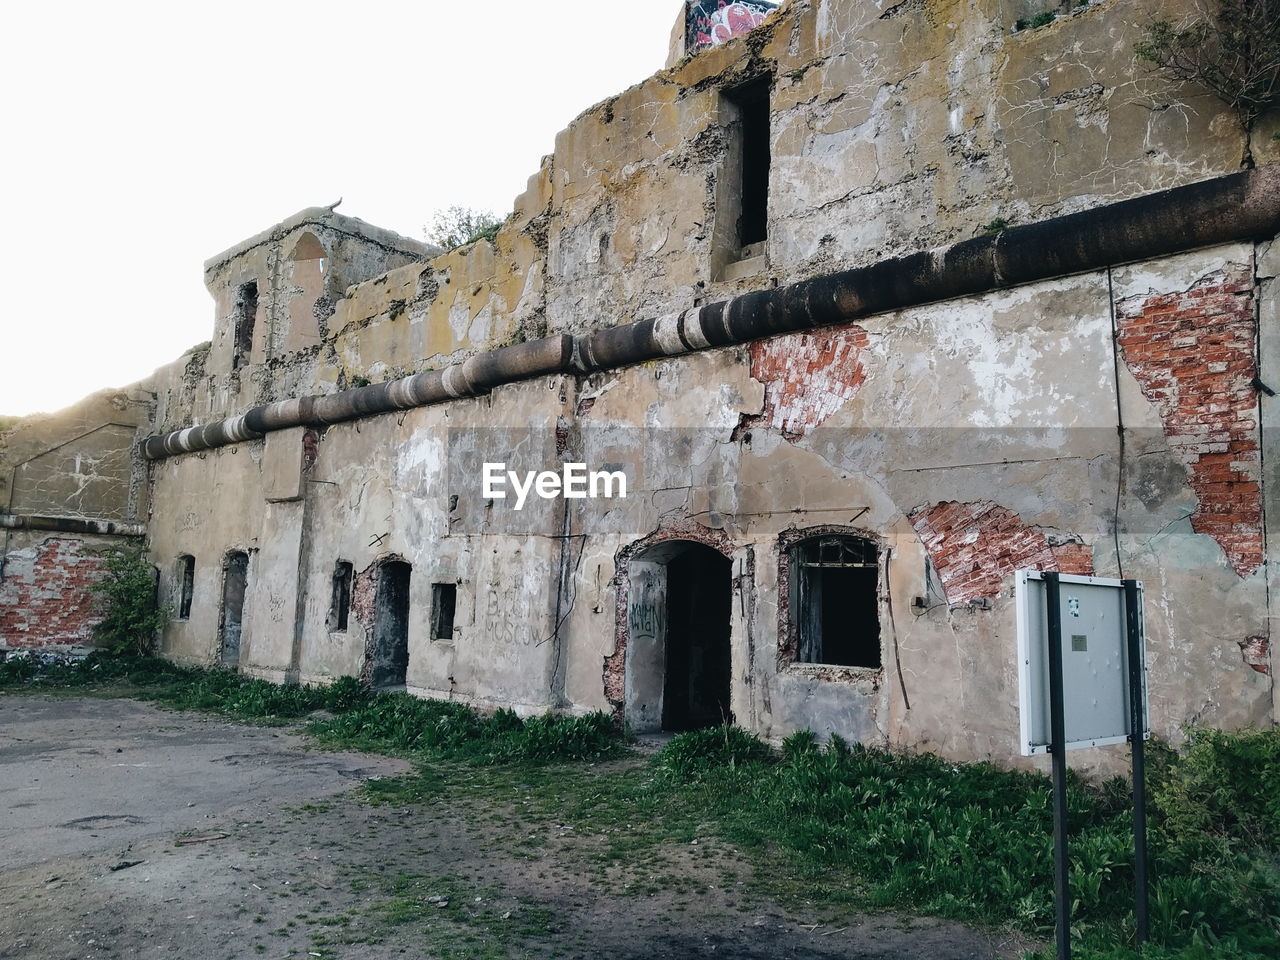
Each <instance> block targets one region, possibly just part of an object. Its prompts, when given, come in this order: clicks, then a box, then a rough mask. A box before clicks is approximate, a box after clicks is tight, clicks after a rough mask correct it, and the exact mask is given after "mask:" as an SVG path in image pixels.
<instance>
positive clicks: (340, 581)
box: [329, 560, 355, 633]
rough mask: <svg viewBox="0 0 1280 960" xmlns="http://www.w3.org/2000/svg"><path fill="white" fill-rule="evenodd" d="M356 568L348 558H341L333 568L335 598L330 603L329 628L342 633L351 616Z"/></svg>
mask: <svg viewBox="0 0 1280 960" xmlns="http://www.w3.org/2000/svg"><path fill="white" fill-rule="evenodd" d="M354 577H355V569H354V568H353V567H352V566H351V564H349V563H348V562H347V561H346V560H339V561H338V562H337V563H336V564H335V565H334V568H333V599H332V601H331V602H330V604H329V629H330V630H332V631H334V632H335V633H342V632H343V631H344V630H346V629H347V621H348V620H349V619H350V617H351V581H352V579H353V578H354Z"/></svg>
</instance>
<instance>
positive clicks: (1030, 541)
mask: <svg viewBox="0 0 1280 960" xmlns="http://www.w3.org/2000/svg"><path fill="white" fill-rule="evenodd" d="M908 519H909V520H910V521H911V525H912V526H913V527H915V529H916V533H918V534H919V535H920V540H921V542H922V543H923V544H924V548H925V550H927V551H928V552H929V559H930V560H932V561H933V566H934V569H936V570H937V571H938V577H939V579H941V580H942V589H943V591H944V592H945V593H946V595H947V601H948V602H949V603H966V602H968V601H969V600H977V599H980V598H982V597H994V596H997V595H998V594H999V593H1000V590H1001V588H1002V587H1003V586H1004V581H1005V577H1007V576H1008V575H1009V574H1011V573H1013V572H1014V571H1016V570H1056V571H1058V572H1059V573H1071V574H1077V575H1079V576H1092V575H1093V551H1092V550H1091V549H1090V548H1089V547H1088V546H1086V545H1085V544H1082V543H1065V544H1062V545H1060V546H1054V545H1052V544H1050V543H1049V540H1048V538H1047V537H1046V536H1045V535H1044V532H1043V531H1042V530H1041V529H1040V528H1039V527H1032V526H1029V525H1027V524H1026V523H1024V522H1023V520H1022V518H1021V517H1019V516H1018V515H1017V514H1016V513H1014V512H1013V511H1012V510H1009V509H1007V508H1005V507H1002V506H1000V505H999V504H997V503H993V502H992V501H990V500H981V501H978V502H977V503H955V502H950V503H938V504H934V505H933V506H930V507H920V508H918V509H916V510H913V511H912V512H911V514H910V515H909V517H908Z"/></svg>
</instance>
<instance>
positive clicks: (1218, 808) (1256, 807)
mask: <svg viewBox="0 0 1280 960" xmlns="http://www.w3.org/2000/svg"><path fill="white" fill-rule="evenodd" d="M1160 781H1161V782H1159V783H1158V784H1157V785H1156V787H1155V789H1154V791H1153V799H1154V800H1155V804H1156V807H1157V808H1158V810H1159V813H1160V816H1161V819H1162V821H1163V824H1164V830H1165V832H1166V833H1167V835H1168V836H1169V838H1170V839H1171V840H1173V841H1175V842H1177V843H1180V844H1187V843H1190V842H1193V841H1196V840H1198V839H1200V838H1204V837H1211V838H1217V839H1220V840H1223V841H1225V842H1226V843H1227V844H1228V845H1229V846H1232V847H1243V848H1246V849H1247V848H1250V847H1261V848H1264V849H1270V850H1272V851H1276V850H1280V730H1264V731H1258V732H1246V733H1225V732H1223V731H1220V730H1192V731H1191V732H1190V734H1189V736H1188V739H1187V746H1186V751H1185V755H1184V756H1183V757H1182V759H1181V760H1180V761H1179V762H1177V763H1175V764H1173V765H1171V766H1170V768H1169V769H1167V770H1164V771H1162V772H1161V774H1160Z"/></svg>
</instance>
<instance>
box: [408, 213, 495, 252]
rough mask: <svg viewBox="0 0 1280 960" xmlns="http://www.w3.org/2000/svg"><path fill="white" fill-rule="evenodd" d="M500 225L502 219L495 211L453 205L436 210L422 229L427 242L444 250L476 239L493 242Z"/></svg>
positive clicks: (452, 248)
mask: <svg viewBox="0 0 1280 960" xmlns="http://www.w3.org/2000/svg"><path fill="white" fill-rule="evenodd" d="M501 226H502V220H501V218H499V217H498V215H497V214H496V213H491V212H490V211H488V210H472V209H471V208H470V207H459V206H453V207H449V208H447V209H445V210H437V211H436V214H435V216H434V217H432V219H431V223H430V224H429V225H428V226H427V227H425V228H424V230H425V233H426V235H427V243H433V244H435V245H436V246H438V247H440V248H442V249H444V250H456V249H457V248H458V247H465V246H466V245H467V244H469V243H474V242H475V241H477V240H488V241H490V242H493V238H494V237H496V236H497V235H498V228H499V227H501Z"/></svg>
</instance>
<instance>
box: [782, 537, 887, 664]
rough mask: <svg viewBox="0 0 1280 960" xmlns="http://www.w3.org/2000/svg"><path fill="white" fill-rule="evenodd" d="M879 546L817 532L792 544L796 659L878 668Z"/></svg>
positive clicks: (802, 661)
mask: <svg viewBox="0 0 1280 960" xmlns="http://www.w3.org/2000/svg"><path fill="white" fill-rule="evenodd" d="M879 577H880V565H879V557H878V550H877V548H876V545H875V543H874V542H872V541H870V540H866V539H863V538H861V537H842V536H836V537H817V538H814V539H812V540H805V541H803V542H801V543H798V544H796V545H795V546H794V547H793V548H792V583H793V585H795V587H797V588H798V589H796V590H795V593H794V597H795V603H794V606H793V614H794V615H793V617H792V625H793V626H792V629H794V630H795V631H796V641H797V643H796V659H797V660H798V661H799V662H801V663H826V664H832V665H838V666H846V667H872V668H875V669H879V667H880V666H881V657H880V607H879V598H878V596H877V590H878V585H879Z"/></svg>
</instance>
